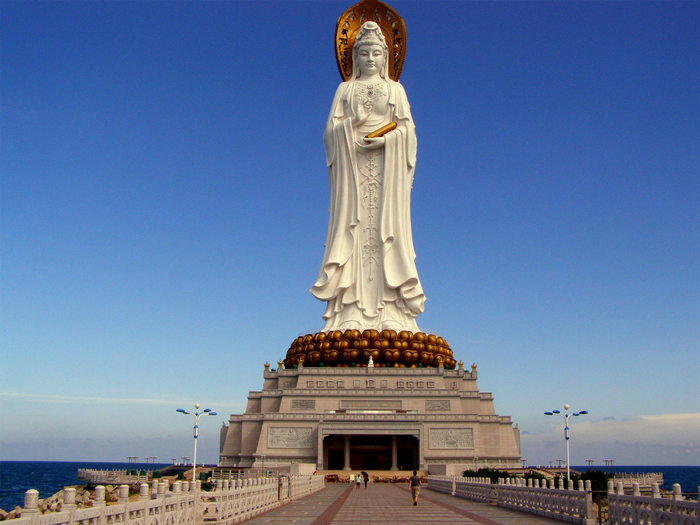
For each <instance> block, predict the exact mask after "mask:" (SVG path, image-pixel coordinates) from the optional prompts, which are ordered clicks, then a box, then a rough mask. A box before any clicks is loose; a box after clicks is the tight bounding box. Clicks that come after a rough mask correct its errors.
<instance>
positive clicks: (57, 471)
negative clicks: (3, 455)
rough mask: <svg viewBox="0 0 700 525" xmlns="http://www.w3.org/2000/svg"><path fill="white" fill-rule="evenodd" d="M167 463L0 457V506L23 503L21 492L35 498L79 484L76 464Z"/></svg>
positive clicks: (117, 466) (132, 465) (150, 466)
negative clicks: (35, 492)
mask: <svg viewBox="0 0 700 525" xmlns="http://www.w3.org/2000/svg"><path fill="white" fill-rule="evenodd" d="M166 466H168V465H167V464H158V463H156V464H155V465H153V464H152V463H149V464H148V465H146V464H145V463H95V462H86V461H0V509H4V510H6V511H8V512H9V511H11V510H12V509H14V508H15V507H16V506H20V507H21V506H23V505H24V493H25V492H26V491H27V490H29V489H36V490H38V491H39V498H40V499H44V498H48V497H51V496H53V495H54V494H55V493H56V492H58V491H59V490H61V489H63V487H67V486H70V485H83V484H85V482H84V481H80V480H78V469H79V468H93V469H99V470H123V469H135V470H153V469H154V467H155V469H159V468H162V467H166Z"/></svg>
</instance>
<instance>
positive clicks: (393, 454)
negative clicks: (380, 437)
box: [391, 436, 399, 470]
mask: <svg viewBox="0 0 700 525" xmlns="http://www.w3.org/2000/svg"><path fill="white" fill-rule="evenodd" d="M398 455H399V454H398V450H397V447H396V436H391V470H399V467H398V466H397V465H396V464H397V463H398Z"/></svg>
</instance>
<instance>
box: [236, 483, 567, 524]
mask: <svg viewBox="0 0 700 525" xmlns="http://www.w3.org/2000/svg"><path fill="white" fill-rule="evenodd" d="M244 523H246V525H271V524H278V525H281V524H293V525H372V524H377V525H379V524H381V525H392V524H401V525H410V524H412V523H420V524H428V523H434V524H440V525H452V524H470V523H480V524H482V525H511V524H518V525H520V524H522V525H546V524H554V523H561V522H559V521H556V520H551V519H547V518H541V517H539V516H533V515H530V514H524V513H521V512H516V511H512V510H509V509H503V508H500V507H496V506H493V505H487V504H485V503H478V502H475V501H469V500H465V499H462V498H456V497H454V496H450V495H449V494H441V493H439V492H433V491H432V490H428V489H426V488H425V487H423V488H422V489H421V492H420V497H419V498H418V505H417V506H413V503H412V498H411V495H410V492H409V491H408V485H399V484H392V483H370V484H369V485H368V487H367V488H366V489H365V488H364V487H362V488H359V489H358V488H355V486H354V484H353V485H350V484H348V483H328V484H326V488H325V489H323V490H322V491H320V492H317V493H315V494H312V495H310V496H307V497H305V498H302V499H300V500H297V501H294V502H292V503H288V504H286V505H283V506H282V507H279V508H277V509H274V510H271V511H269V512H266V513H265V514H261V515H259V516H256V517H255V518H252V519H250V520H248V521H245V522H244Z"/></svg>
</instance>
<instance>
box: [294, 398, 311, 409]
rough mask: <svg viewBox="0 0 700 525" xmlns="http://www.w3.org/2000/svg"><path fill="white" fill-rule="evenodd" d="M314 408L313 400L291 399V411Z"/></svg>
mask: <svg viewBox="0 0 700 525" xmlns="http://www.w3.org/2000/svg"><path fill="white" fill-rule="evenodd" d="M315 408H316V400H315V399H292V409H293V410H314V409H315Z"/></svg>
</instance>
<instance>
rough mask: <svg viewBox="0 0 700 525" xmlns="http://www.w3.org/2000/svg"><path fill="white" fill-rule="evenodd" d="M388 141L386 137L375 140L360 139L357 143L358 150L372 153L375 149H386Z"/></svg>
mask: <svg viewBox="0 0 700 525" xmlns="http://www.w3.org/2000/svg"><path fill="white" fill-rule="evenodd" d="M385 142H386V139H385V138H384V137H377V138H374V139H364V138H363V139H360V141H359V142H357V149H358V150H359V151H371V150H374V149H379V148H383V147H384V143H385Z"/></svg>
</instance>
